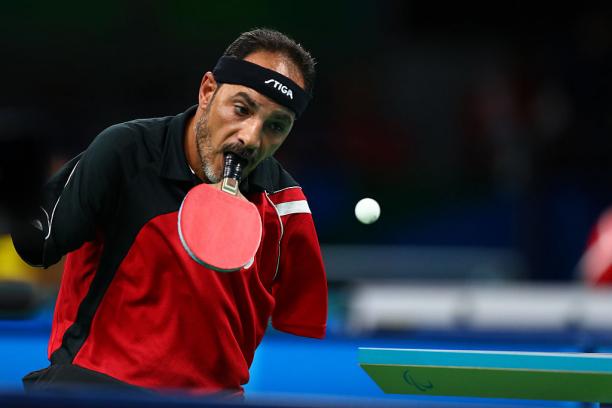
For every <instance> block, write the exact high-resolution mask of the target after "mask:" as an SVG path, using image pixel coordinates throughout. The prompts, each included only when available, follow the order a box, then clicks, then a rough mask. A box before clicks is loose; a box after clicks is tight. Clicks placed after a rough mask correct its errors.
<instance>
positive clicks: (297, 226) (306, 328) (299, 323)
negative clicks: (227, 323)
mask: <svg viewBox="0 0 612 408" xmlns="http://www.w3.org/2000/svg"><path fill="white" fill-rule="evenodd" d="M285 196H286V198H285V199H281V200H277V201H276V203H275V204H276V207H277V210H278V212H279V215H280V216H281V221H282V222H283V227H284V233H283V237H282V241H281V259H280V265H279V272H278V275H277V277H276V280H275V282H274V284H273V287H272V291H273V295H274V298H275V307H274V311H273V314H272V325H273V326H274V327H275V328H277V329H279V330H282V331H285V332H289V333H292V334H296V335H300V336H306V337H315V338H322V337H323V336H324V335H325V327H326V321H327V280H326V277H325V268H324V265H323V259H322V257H321V251H320V247H319V241H318V238H317V233H316V230H315V226H314V222H313V219H312V215H311V214H310V209H309V208H308V204H307V202H306V198H305V197H304V196H303V193H302V191H301V189H299V188H296V189H295V191H290V192H288V193H287V194H285Z"/></svg>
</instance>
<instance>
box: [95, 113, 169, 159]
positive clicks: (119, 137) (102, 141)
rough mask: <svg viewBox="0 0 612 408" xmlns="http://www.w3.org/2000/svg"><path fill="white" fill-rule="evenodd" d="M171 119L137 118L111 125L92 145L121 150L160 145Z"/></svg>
mask: <svg viewBox="0 0 612 408" xmlns="http://www.w3.org/2000/svg"><path fill="white" fill-rule="evenodd" d="M171 119H172V117H163V118H151V119H136V120H132V121H129V122H123V123H118V124H115V125H112V126H109V127H107V128H106V129H104V130H103V131H102V132H100V134H98V136H96V138H95V139H94V141H93V142H92V144H91V145H90V147H93V148H100V149H109V150H111V151H121V150H122V149H125V148H130V147H132V148H135V147H138V146H146V147H152V146H154V145H156V144H157V145H159V144H160V143H161V142H162V139H163V137H164V136H165V133H166V130H167V127H168V124H169V122H170V120H171Z"/></svg>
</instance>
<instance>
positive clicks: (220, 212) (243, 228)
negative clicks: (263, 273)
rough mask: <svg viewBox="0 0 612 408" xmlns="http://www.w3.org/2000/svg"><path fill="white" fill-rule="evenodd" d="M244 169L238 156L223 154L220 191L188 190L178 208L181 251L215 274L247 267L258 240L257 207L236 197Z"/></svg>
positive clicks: (211, 187)
mask: <svg viewBox="0 0 612 408" xmlns="http://www.w3.org/2000/svg"><path fill="white" fill-rule="evenodd" d="M243 168H244V162H243V161H242V160H241V159H240V158H239V157H238V156H236V155H235V154H233V153H228V154H226V155H225V167H224V171H223V181H222V183H221V189H219V187H218V186H215V185H212V184H199V185H197V186H195V187H194V188H192V189H191V190H189V192H188V193H187V195H186V196H185V198H184V199H183V202H182V204H181V207H180V209H179V215H178V232H179V237H180V239H181V243H182V244H183V248H185V250H186V251H187V253H188V254H189V256H190V257H191V258H192V259H193V260H194V261H196V262H197V263H199V264H201V265H203V266H205V267H207V268H209V269H212V270H215V271H218V272H233V271H237V270H240V269H242V268H248V267H250V266H251V264H252V263H253V260H254V257H255V253H256V252H257V249H258V248H259V243H260V241H261V229H262V226H261V218H260V216H259V212H258V211H257V207H255V205H254V204H253V203H251V202H249V201H247V200H246V199H244V198H240V197H239V196H238V193H239V190H238V184H239V183H240V179H241V176H242V170H243Z"/></svg>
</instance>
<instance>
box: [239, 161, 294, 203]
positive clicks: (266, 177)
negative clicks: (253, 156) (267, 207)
mask: <svg viewBox="0 0 612 408" xmlns="http://www.w3.org/2000/svg"><path fill="white" fill-rule="evenodd" d="M248 183H249V186H250V187H251V188H253V187H255V188H260V189H262V190H264V191H266V192H267V193H269V194H275V193H278V192H281V191H283V190H286V189H292V188H298V189H300V190H301V187H300V185H299V184H298V182H297V181H295V179H294V178H293V177H292V176H291V174H289V172H288V171H287V170H285V169H284V168H283V166H282V165H281V164H280V163H279V162H278V160H276V159H275V158H274V157H269V158H267V159H266V160H264V161H262V162H261V163H260V164H259V165H258V166H257V168H256V169H255V170H253V173H251V174H250V175H249V177H248Z"/></svg>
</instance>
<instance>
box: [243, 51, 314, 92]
mask: <svg viewBox="0 0 612 408" xmlns="http://www.w3.org/2000/svg"><path fill="white" fill-rule="evenodd" d="M244 60H245V61H249V62H252V63H253V64H257V65H260V66H262V67H264V68H268V69H271V70H273V71H276V72H278V73H279V74H281V75H284V76H286V77H287V78H289V79H291V80H292V81H293V82H295V83H296V84H298V85H299V86H300V87H301V88H302V89H304V78H303V77H302V74H301V73H300V70H299V69H298V68H297V66H296V65H295V64H294V63H293V62H292V61H291V60H290V59H289V58H287V57H286V56H285V55H283V54H280V53H278V52H270V51H256V52H253V53H251V54H249V55H247V56H246V57H245V58H244Z"/></svg>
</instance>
